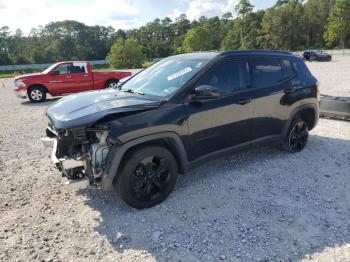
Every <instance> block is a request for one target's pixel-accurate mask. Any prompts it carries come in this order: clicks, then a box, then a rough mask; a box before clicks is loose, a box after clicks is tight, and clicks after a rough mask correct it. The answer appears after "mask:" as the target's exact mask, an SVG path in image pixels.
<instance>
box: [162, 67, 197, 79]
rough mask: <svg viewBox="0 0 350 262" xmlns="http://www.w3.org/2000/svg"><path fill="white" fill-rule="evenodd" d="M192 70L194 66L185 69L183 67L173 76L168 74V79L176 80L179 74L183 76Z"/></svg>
mask: <svg viewBox="0 0 350 262" xmlns="http://www.w3.org/2000/svg"><path fill="white" fill-rule="evenodd" d="M191 71H192V68H191V67H186V68H185V69H182V70H181V71H179V72H177V73H175V74H173V75H171V76H168V78H167V79H168V81H171V80H174V79H175V78H178V77H179V76H183V75H185V74H187V73H189V72H191Z"/></svg>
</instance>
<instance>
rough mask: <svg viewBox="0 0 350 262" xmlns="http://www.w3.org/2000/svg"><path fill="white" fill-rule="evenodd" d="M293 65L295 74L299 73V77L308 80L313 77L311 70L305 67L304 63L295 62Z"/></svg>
mask: <svg viewBox="0 0 350 262" xmlns="http://www.w3.org/2000/svg"><path fill="white" fill-rule="evenodd" d="M292 64H293V68H294V70H295V72H297V74H298V75H300V76H304V77H308V78H310V77H312V74H311V72H310V70H309V68H308V67H307V66H306V65H305V63H304V62H303V61H293V62H292Z"/></svg>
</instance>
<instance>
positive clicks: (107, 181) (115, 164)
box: [100, 132, 188, 191]
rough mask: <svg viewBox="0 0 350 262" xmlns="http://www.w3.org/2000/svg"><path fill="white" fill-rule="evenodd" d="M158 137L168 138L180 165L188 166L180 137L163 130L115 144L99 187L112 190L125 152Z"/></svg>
mask: <svg viewBox="0 0 350 262" xmlns="http://www.w3.org/2000/svg"><path fill="white" fill-rule="evenodd" d="M159 139H170V140H171V142H172V144H173V146H174V147H175V150H176V153H177V154H178V155H177V157H176V158H177V159H178V160H179V161H180V164H181V166H182V167H183V168H184V169H186V168H187V166H188V158H187V154H186V150H185V147H184V145H183V143H182V141H181V139H180V137H179V136H178V135H177V134H176V133H174V132H163V133H157V134H152V135H148V136H144V137H140V138H137V139H134V140H131V141H129V142H127V143H125V144H115V145H114V146H113V147H112V149H111V151H110V153H109V156H108V159H107V168H106V172H105V173H104V175H103V176H102V180H101V184H100V187H101V189H102V190H104V191H113V181H114V179H115V178H116V176H117V173H118V170H119V167H120V164H121V161H122V159H123V157H124V155H125V154H126V152H127V151H128V150H129V149H130V148H132V147H135V146H137V145H140V144H143V143H147V142H151V141H155V140H159Z"/></svg>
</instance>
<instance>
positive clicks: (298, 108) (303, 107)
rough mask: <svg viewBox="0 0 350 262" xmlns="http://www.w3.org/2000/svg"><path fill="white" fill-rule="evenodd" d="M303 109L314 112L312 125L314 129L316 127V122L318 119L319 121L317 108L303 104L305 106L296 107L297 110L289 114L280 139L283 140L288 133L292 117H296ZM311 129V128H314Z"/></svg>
mask: <svg viewBox="0 0 350 262" xmlns="http://www.w3.org/2000/svg"><path fill="white" fill-rule="evenodd" d="M305 109H312V110H314V112H315V116H314V117H315V124H314V127H315V126H316V125H317V122H318V119H319V109H318V107H317V105H316V104H314V103H309V104H305V105H302V106H298V107H297V108H295V109H294V110H293V111H292V112H291V114H290V117H289V119H288V121H287V122H286V124H285V126H284V128H283V133H282V134H283V136H282V139H284V137H285V136H286V134H287V132H288V128H289V126H290V123H291V122H292V121H293V119H294V117H295V116H296V115H298V114H299V113H300V112H301V111H303V110H305ZM314 127H313V128H314Z"/></svg>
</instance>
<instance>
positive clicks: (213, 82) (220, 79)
mask: <svg viewBox="0 0 350 262" xmlns="http://www.w3.org/2000/svg"><path fill="white" fill-rule="evenodd" d="M201 85H209V86H214V87H216V88H217V89H218V91H219V93H220V94H221V95H227V94H230V93H232V92H235V91H239V90H242V89H245V88H247V70H246V63H245V62H243V61H237V60H225V61H222V62H219V63H218V64H216V65H214V67H213V68H211V69H210V70H209V71H208V72H207V73H206V74H205V75H204V76H203V77H202V78H201V79H200V80H199V81H198V82H197V84H196V87H197V86H201Z"/></svg>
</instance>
